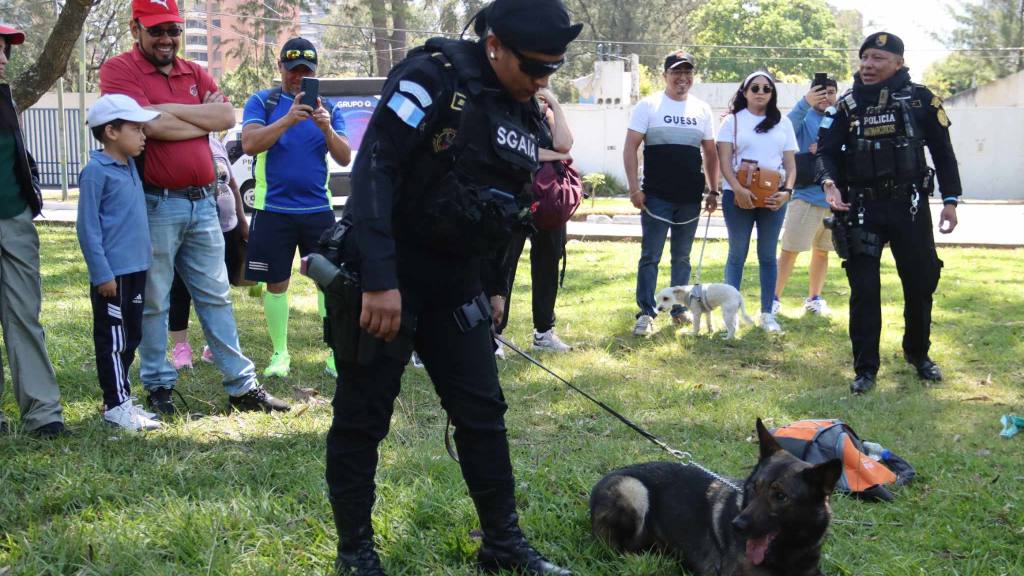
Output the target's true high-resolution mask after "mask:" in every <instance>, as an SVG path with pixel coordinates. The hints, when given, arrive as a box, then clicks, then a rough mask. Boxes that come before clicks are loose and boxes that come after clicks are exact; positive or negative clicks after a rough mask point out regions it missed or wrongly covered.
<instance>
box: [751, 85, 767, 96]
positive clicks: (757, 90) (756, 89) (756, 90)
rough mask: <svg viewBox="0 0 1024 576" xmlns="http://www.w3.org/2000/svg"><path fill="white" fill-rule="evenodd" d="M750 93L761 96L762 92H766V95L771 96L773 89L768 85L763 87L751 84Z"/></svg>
mask: <svg viewBox="0 0 1024 576" xmlns="http://www.w3.org/2000/svg"><path fill="white" fill-rule="evenodd" d="M750 91H751V92H753V93H754V94H760V93H761V92H764V93H765V94H771V93H772V87H771V86H768V85H765V86H761V85H760V84H751V86H750Z"/></svg>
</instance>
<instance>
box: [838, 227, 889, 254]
mask: <svg viewBox="0 0 1024 576" xmlns="http://www.w3.org/2000/svg"><path fill="white" fill-rule="evenodd" d="M833 237H834V236H833ZM847 237H848V239H849V243H850V247H849V252H850V256H870V257H872V258H881V257H882V238H881V237H880V236H879V235H878V234H875V233H873V232H868V231H867V230H865V229H864V228H861V227H859V226H855V227H853V228H850V229H849V233H848V235H847Z"/></svg>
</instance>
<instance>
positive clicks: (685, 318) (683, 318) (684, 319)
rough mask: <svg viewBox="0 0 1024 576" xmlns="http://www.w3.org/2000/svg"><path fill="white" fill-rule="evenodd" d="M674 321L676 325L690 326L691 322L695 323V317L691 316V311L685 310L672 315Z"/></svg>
mask: <svg viewBox="0 0 1024 576" xmlns="http://www.w3.org/2000/svg"><path fill="white" fill-rule="evenodd" d="M672 323H673V324H675V325H676V326H689V325H690V324H693V319H691V318H690V313H689V312H687V311H686V310H683V311H682V312H681V313H679V314H678V315H673V316H672Z"/></svg>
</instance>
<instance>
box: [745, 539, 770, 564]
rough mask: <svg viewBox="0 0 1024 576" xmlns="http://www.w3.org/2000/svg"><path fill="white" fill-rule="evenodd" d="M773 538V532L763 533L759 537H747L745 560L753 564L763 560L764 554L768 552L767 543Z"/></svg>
mask: <svg viewBox="0 0 1024 576" xmlns="http://www.w3.org/2000/svg"><path fill="white" fill-rule="evenodd" d="M774 539H775V533H771V534H765V535H764V536H761V537H760V538H748V539H747V560H750V562H751V564H753V565H754V566H758V565H760V564H761V563H762V562H764V555H765V554H766V553H767V552H768V545H769V544H771V543H772V540H774Z"/></svg>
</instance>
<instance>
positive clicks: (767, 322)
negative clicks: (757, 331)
mask: <svg viewBox="0 0 1024 576" xmlns="http://www.w3.org/2000/svg"><path fill="white" fill-rule="evenodd" d="M761 329H762V330H764V331H765V332H768V333H769V334H781V333H782V326H779V321H778V320H776V319H775V314H769V313H767V312H764V313H762V314H761Z"/></svg>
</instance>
